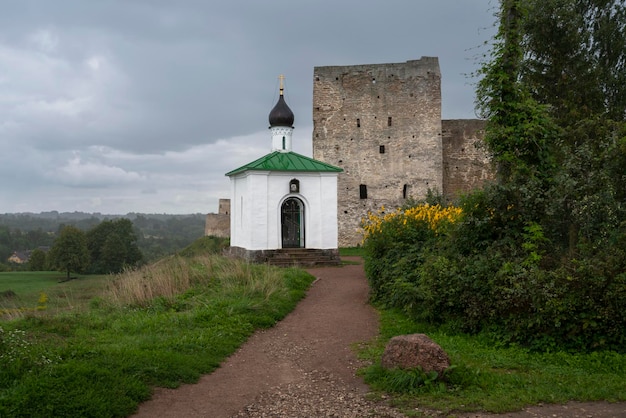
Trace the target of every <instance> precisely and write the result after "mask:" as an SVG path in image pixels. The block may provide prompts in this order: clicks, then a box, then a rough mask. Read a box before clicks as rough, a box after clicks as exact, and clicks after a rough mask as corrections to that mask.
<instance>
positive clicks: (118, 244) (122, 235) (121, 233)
mask: <svg viewBox="0 0 626 418" xmlns="http://www.w3.org/2000/svg"><path fill="white" fill-rule="evenodd" d="M87 246H88V248H89V253H90V255H91V260H92V265H91V271H92V272H94V273H101V274H102V273H118V272H120V271H121V270H122V269H123V268H124V267H126V266H136V265H138V264H140V263H141V262H142V261H143V255H142V254H141V251H140V250H139V247H138V246H137V235H136V234H135V232H134V230H133V224H132V222H131V221H130V220H128V219H124V218H123V219H118V220H115V221H104V222H101V223H100V224H98V225H96V226H95V227H94V228H92V229H90V230H89V231H88V232H87Z"/></svg>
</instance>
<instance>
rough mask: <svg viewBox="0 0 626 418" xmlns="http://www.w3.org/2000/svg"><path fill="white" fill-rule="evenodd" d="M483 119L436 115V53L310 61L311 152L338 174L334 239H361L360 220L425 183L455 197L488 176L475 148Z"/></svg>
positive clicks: (415, 193) (422, 191) (343, 243)
mask: <svg viewBox="0 0 626 418" xmlns="http://www.w3.org/2000/svg"><path fill="white" fill-rule="evenodd" d="M483 129H484V122H483V121H480V120H454V121H442V119H441V72H440V70H439V61H438V59H437V58H436V57H422V58H421V59H419V60H413V61H407V62H405V63H392V64H371V65H355V66H330V67H315V69H314V78H313V158H315V159H316V160H319V161H324V162H326V163H328V164H332V165H335V166H338V167H341V168H343V172H342V173H340V174H339V178H338V185H337V191H338V197H337V200H338V209H337V211H338V213H337V218H338V222H339V246H340V247H349V246H356V245H358V244H359V243H360V242H361V238H362V236H361V233H360V223H361V219H362V218H363V217H365V216H367V212H368V211H372V212H377V211H378V210H379V209H380V208H381V207H382V206H383V205H384V206H385V208H389V209H390V210H393V209H395V208H397V207H400V206H402V205H403V204H404V203H405V202H406V200H407V199H408V198H416V199H419V198H423V197H425V196H426V194H427V192H428V190H433V191H438V192H440V193H442V194H443V195H444V196H445V197H448V198H453V197H454V196H456V195H458V194H459V193H460V192H463V191H467V190H470V189H472V188H474V187H476V186H478V185H480V184H481V183H482V182H484V181H485V180H487V179H489V178H490V177H491V172H490V168H489V161H488V159H487V157H486V155H485V153H484V152H483V151H481V150H480V149H477V148H476V146H475V145H476V143H479V142H482V130H483Z"/></svg>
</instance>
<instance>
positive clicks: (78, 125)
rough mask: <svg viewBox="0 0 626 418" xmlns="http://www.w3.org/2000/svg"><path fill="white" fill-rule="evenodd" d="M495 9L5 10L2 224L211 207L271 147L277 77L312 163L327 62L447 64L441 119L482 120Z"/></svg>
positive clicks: (55, 5)
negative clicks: (65, 214)
mask: <svg viewBox="0 0 626 418" xmlns="http://www.w3.org/2000/svg"><path fill="white" fill-rule="evenodd" d="M492 1H493V0H473V1H471V2H470V1H463V2H459V1H453V0H439V1H436V2H435V1H431V2H426V1H416V0H390V1H386V2H375V3H370V4H366V3H363V2H361V1H355V0H344V1H339V2H330V1H319V0H318V1H306V0H305V1H302V2H293V1H286V0H271V1H267V2H256V1H252V0H250V1H243V0H239V1H229V2H221V3H214V2H205V1H200V0H197V1H190V0H185V1H181V2H171V1H153V0H151V1H148V0H144V1H140V0H134V1H126V0H124V1H122V0H117V1H107V2H85V1H79V0H57V1H54V2H49V1H44V0H22V1H20V2H10V3H9V4H3V13H2V15H1V16H0V175H2V177H3V178H4V179H15V180H14V181H5V184H4V186H2V187H3V191H2V193H1V195H0V212H13V211H41V210H69V211H73V210H85V211H95V210H97V211H101V212H103V213H126V212H130V211H136V212H151V211H156V212H170V213H189V212H209V211H214V210H215V209H216V207H217V199H218V198H219V197H223V196H227V194H228V181H227V179H226V178H225V177H224V175H223V174H224V173H225V172H227V171H230V170H231V169H233V168H236V167H238V166H240V165H242V164H244V163H246V162H249V161H251V160H253V159H256V158H258V157H259V156H261V155H263V154H264V153H266V152H267V151H268V150H269V147H270V139H269V133H268V131H267V114H268V112H269V110H270V109H271V108H272V106H273V105H274V103H275V101H276V99H277V83H278V82H277V76H278V75H279V74H285V75H286V77H287V79H286V88H287V90H286V96H287V101H288V103H289V105H290V107H291V108H292V109H293V111H294V113H295V115H296V122H295V125H296V132H295V147H296V150H298V148H299V150H300V152H302V153H305V154H308V155H310V133H311V125H312V122H311V119H312V115H311V106H312V103H311V102H312V78H313V67H315V66H323V65H351V64H364V63H384V62H402V61H406V60H410V59H417V58H419V57H421V56H438V57H439V59H440V65H441V70H442V76H443V79H442V92H443V116H444V117H445V118H468V117H473V116H474V112H473V100H474V99H473V90H474V87H473V86H472V85H471V82H472V80H471V79H468V78H467V77H466V74H468V73H471V72H473V71H475V70H476V68H477V62H476V57H480V55H481V54H482V53H484V52H486V49H485V48H481V45H482V44H483V43H484V42H485V41H487V40H489V38H490V37H491V35H492V33H493V28H492V22H493V20H494V18H493V16H492V14H493V10H492V9H493V7H494V5H493V3H492ZM147 191H149V193H147Z"/></svg>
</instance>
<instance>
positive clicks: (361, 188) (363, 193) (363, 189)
mask: <svg viewBox="0 0 626 418" xmlns="http://www.w3.org/2000/svg"><path fill="white" fill-rule="evenodd" d="M359 197H360V198H361V199H367V186H366V185H365V184H361V185H359Z"/></svg>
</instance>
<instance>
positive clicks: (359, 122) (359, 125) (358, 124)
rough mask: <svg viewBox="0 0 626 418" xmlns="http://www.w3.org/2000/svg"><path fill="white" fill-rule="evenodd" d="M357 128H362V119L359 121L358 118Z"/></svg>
mask: <svg viewBox="0 0 626 418" xmlns="http://www.w3.org/2000/svg"><path fill="white" fill-rule="evenodd" d="M356 127H357V128H360V127H361V119H358V118H357V120H356Z"/></svg>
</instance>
